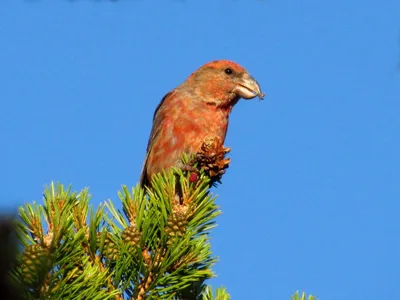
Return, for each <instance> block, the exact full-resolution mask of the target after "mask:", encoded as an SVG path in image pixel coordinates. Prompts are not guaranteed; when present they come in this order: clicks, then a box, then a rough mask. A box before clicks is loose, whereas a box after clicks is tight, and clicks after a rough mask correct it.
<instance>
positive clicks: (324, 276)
mask: <svg viewBox="0 0 400 300" xmlns="http://www.w3.org/2000/svg"><path fill="white" fill-rule="evenodd" d="M221 58H223V59H231V60H234V61H236V62H238V63H240V64H241V65H243V66H244V67H245V68H247V69H248V70H249V71H250V73H251V74H252V75H253V76H254V77H256V78H257V80H258V81H259V82H260V84H261V85H262V87H263V89H264V90H265V92H266V93H267V97H266V99H265V101H263V102H260V101H257V100H255V101H246V102H245V101H242V102H240V103H239V104H238V105H237V106H236V107H235V108H234V111H233V113H232V116H231V120H230V121H231V123H230V128H229V132H228V138H227V141H226V145H227V146H230V147H232V152H231V159H232V163H231V167H230V169H229V170H228V172H227V174H226V176H225V177H224V178H223V185H221V186H220V187H219V188H218V189H216V190H215V191H216V193H217V194H218V195H219V198H218V204H219V205H220V206H221V208H222V210H223V215H222V216H221V217H219V219H218V223H219V227H218V228H217V229H215V230H214V233H213V239H212V245H213V249H214V252H215V254H216V255H218V256H219V257H220V262H219V263H218V264H217V265H216V266H215V271H216V272H217V274H218V277H217V278H216V279H213V280H212V281H211V284H213V285H214V286H219V285H225V286H226V287H227V288H228V290H229V292H230V293H231V294H232V296H233V299H289V296H290V294H292V293H293V292H294V291H296V290H297V289H299V290H305V291H307V292H310V293H313V294H316V295H317V296H319V298H320V299H324V300H337V299H343V300H347V299H349V300H355V299H397V298H399V297H400V289H399V278H400V219H399V211H400V159H399V153H400V117H399V115H400V69H399V63H400V1H398V0H387V1H372V0H369V1H368V0H367V1H361V0H354V1H348V0H337V1H320V0H304V1H295V0H287V1H281V0H279V1H277V0H265V1H257V0H246V1H245V0H225V1H223V0H220V1H216V0H207V1H205V0H202V1H194V0H186V1H178V0H170V1H168V0H158V1H150V0H137V1H129V0H125V1H119V2H111V1H86V0H76V1H63V0H42V1H22V0H2V1H1V3H0V85H1V88H0V101H1V108H0V133H1V139H0V158H1V160H0V167H1V173H0V184H1V186H2V188H1V195H0V196H1V197H0V198H1V200H0V205H1V207H3V208H8V209H15V208H16V207H17V206H18V205H21V204H22V203H23V202H31V201H33V200H41V193H42V190H43V186H44V185H45V184H47V183H49V182H50V181H51V180H56V181H61V182H62V183H65V184H70V183H71V184H73V186H74V188H75V189H80V188H82V187H84V186H89V187H90V190H91V193H92V194H93V204H95V205H97V204H98V203H100V202H102V201H104V200H106V199H108V198H111V199H113V200H115V201H117V196H116V194H117V190H118V189H119V188H120V186H121V184H128V185H134V184H136V182H137V180H138V177H139V173H140V169H141V166H142V161H143V158H144V155H145V148H146V143H147V139H148V136H149V132H150V129H151V120H152V114H153V111H154V109H155V107H156V106H157V104H158V102H159V101H160V99H161V98H162V96H163V95H164V94H165V93H167V92H168V91H169V90H171V89H172V88H174V87H175V86H177V85H178V84H180V83H181V82H182V81H183V80H184V79H185V78H186V77H187V76H188V75H189V74H190V73H191V72H192V71H194V70H195V69H196V68H198V67H199V66H201V65H202V64H203V63H205V62H208V61H210V60H215V59H221Z"/></svg>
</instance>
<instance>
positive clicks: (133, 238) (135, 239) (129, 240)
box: [121, 226, 140, 250]
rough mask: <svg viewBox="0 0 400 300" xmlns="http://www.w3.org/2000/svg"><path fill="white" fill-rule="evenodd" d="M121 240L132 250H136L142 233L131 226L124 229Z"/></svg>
mask: <svg viewBox="0 0 400 300" xmlns="http://www.w3.org/2000/svg"><path fill="white" fill-rule="evenodd" d="M121 238H122V240H123V241H124V243H125V244H126V245H128V247H129V249H130V250H134V249H135V248H136V246H138V245H139V243H140V232H139V231H138V230H137V229H136V227H135V226H129V227H126V228H125V229H124V231H123V232H122V235H121Z"/></svg>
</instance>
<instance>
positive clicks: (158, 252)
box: [11, 165, 315, 300]
mask: <svg viewBox="0 0 400 300" xmlns="http://www.w3.org/2000/svg"><path fill="white" fill-rule="evenodd" d="M224 168H226V166H225V165H224ZM206 171H207V170H204V169H200V171H199V173H198V174H196V180H192V179H193V176H192V175H193V173H190V172H184V171H182V170H179V169H173V170H171V171H170V172H168V173H165V172H164V173H161V174H157V175H156V176H154V177H153V180H152V182H151V188H145V189H143V188H142V187H140V186H136V187H132V188H128V187H127V186H122V189H121V191H120V192H119V193H118V196H119V200H120V201H118V202H116V201H115V202H113V201H111V200H109V201H107V202H105V203H103V204H100V205H99V207H97V209H96V210H95V209H94V208H93V207H92V206H91V205H90V204H89V201H90V197H91V196H90V194H89V191H88V189H87V188H85V189H83V190H81V191H80V192H73V191H72V188H71V187H68V188H65V187H64V186H63V185H62V184H55V183H53V182H52V183H51V184H50V185H49V186H48V187H46V188H45V191H44V194H43V204H38V203H36V202H34V203H32V204H25V205H24V206H23V207H21V208H20V209H19V219H18V220H17V222H16V223H17V226H16V227H17V236H18V238H19V241H20V245H21V247H19V248H20V251H19V252H18V251H17V252H18V255H17V263H15V264H14V267H13V269H12V271H11V279H12V282H13V286H16V287H17V288H18V291H19V292H20V295H19V296H20V297H19V298H17V297H16V296H14V298H13V299H116V300H121V299H137V300H142V299H176V300H178V299H182V300H191V299H203V300H213V299H215V300H229V299H230V296H229V294H228V292H227V291H226V289H225V288H219V289H216V290H215V291H213V289H212V288H211V287H210V286H208V285H206V284H205V281H206V280H207V279H209V278H211V277H213V276H214V273H213V272H212V270H211V267H212V265H213V264H214V263H215V262H216V258H215V257H214V256H213V255H212V253H211V247H210V241H209V237H208V234H209V232H210V230H211V229H212V228H213V227H214V226H215V225H216V224H215V218H216V217H217V216H218V215H219V214H220V210H219V208H218V207H217V206H216V204H215V197H213V196H212V194H211V193H210V191H209V189H210V186H212V185H215V178H212V177H210V176H209V174H207V173H206ZM217 175H218V174H217ZM217 179H219V178H217ZM118 207H120V209H119V208H118ZM260 299H261V298H260ZM292 299H299V300H300V299H305V295H304V294H303V295H302V297H301V298H300V297H299V295H298V293H297V294H295V295H294V296H293V298H292ZM308 299H309V300H311V299H315V298H312V296H311V297H310V298H308Z"/></svg>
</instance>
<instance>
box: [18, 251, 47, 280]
mask: <svg viewBox="0 0 400 300" xmlns="http://www.w3.org/2000/svg"><path fill="white" fill-rule="evenodd" d="M50 266H51V259H50V253H49V251H48V249H46V248H43V247H42V246H41V245H39V244H32V245H29V246H27V247H26V248H25V251H24V253H23V255H22V258H21V268H22V273H23V275H24V280H25V282H26V283H27V284H32V285H36V284H38V283H40V282H41V281H42V280H43V278H44V276H45V275H46V273H47V272H48V271H49V270H48V269H49V267H50Z"/></svg>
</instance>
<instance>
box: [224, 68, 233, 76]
mask: <svg viewBox="0 0 400 300" xmlns="http://www.w3.org/2000/svg"><path fill="white" fill-rule="evenodd" d="M232 73H233V70H232V69H231V68H226V69H225V74H228V75H231V74H232Z"/></svg>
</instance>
